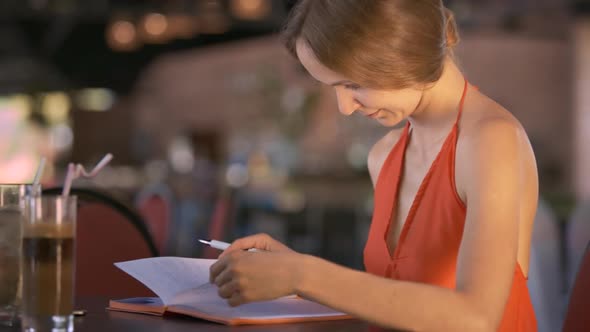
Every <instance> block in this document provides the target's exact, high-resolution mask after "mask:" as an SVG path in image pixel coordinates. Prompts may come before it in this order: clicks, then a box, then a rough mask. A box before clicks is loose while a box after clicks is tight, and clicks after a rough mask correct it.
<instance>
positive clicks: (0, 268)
mask: <svg viewBox="0 0 590 332" xmlns="http://www.w3.org/2000/svg"><path fill="white" fill-rule="evenodd" d="M40 194H41V186H40V185H36V186H34V185H32V184H0V325H3V326H14V325H15V324H17V323H18V317H19V306H20V302H21V277H20V276H21V274H20V270H21V265H20V260H21V227H22V221H23V214H22V213H23V204H24V198H25V196H27V195H34V196H39V195H40Z"/></svg>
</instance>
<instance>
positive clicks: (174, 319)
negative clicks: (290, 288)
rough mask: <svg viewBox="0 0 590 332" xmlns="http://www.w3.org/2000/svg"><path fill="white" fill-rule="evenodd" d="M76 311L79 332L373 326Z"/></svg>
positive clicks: (93, 307) (354, 329) (99, 306)
mask: <svg viewBox="0 0 590 332" xmlns="http://www.w3.org/2000/svg"><path fill="white" fill-rule="evenodd" d="M76 300H77V301H76V303H77V305H76V309H85V310H86V311H87V313H86V315H84V316H81V317H76V318H75V331H76V332H95V331H96V332H98V331H100V332H104V331H109V332H118V331H121V332H123V331H125V332H127V331H147V332H149V331H157V332H168V331H170V332H172V331H174V332H183V331H191V332H195V331H205V332H212V331H215V332H217V331H219V332H224V331H225V332H227V331H240V332H242V331H243V332H250V331H262V332H274V331H281V332H295V331H297V332H317V331H343V332H349V331H350V332H358V331H363V332H366V331H370V330H371V328H370V325H369V324H367V323H365V322H362V321H359V320H343V321H334V322H315V323H313V322H311V323H299V324H274V325H244V326H225V325H221V324H217V323H210V322H207V321H204V320H199V319H195V318H189V317H183V316H177V315H175V316H166V317H165V318H164V317H158V316H149V315H142V314H132V313H124V312H114V311H108V310H106V309H105V308H106V307H107V303H108V299H104V298H78V299H76ZM0 331H1V332H4V331H18V329H8V328H0Z"/></svg>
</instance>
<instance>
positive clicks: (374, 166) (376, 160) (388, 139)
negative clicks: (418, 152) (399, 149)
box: [367, 127, 403, 186]
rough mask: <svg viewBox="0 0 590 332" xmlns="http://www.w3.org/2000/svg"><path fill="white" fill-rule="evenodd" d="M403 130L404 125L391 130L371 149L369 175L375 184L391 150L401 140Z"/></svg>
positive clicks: (368, 161)
mask: <svg viewBox="0 0 590 332" xmlns="http://www.w3.org/2000/svg"><path fill="white" fill-rule="evenodd" d="M402 132H403V127H401V128H396V129H393V130H391V131H390V132H388V133H387V134H385V136H383V137H382V138H381V139H379V140H378V141H377V142H376V143H375V144H374V145H373V147H372V148H371V150H370V151H369V157H368V159H367V166H368V168H369V175H370V176H371V181H372V182H373V186H375V185H376V184H377V178H378V177H379V173H380V172H381V167H382V166H383V163H384V162H385V159H387V156H388V155H389V152H390V151H391V149H393V146H394V145H395V144H396V143H397V141H398V140H399V138H400V136H401V134H402Z"/></svg>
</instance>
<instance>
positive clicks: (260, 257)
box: [210, 237, 304, 306]
mask: <svg viewBox="0 0 590 332" xmlns="http://www.w3.org/2000/svg"><path fill="white" fill-rule="evenodd" d="M245 239H248V238H245ZM245 239H242V240H245ZM266 239H267V240H268V239H270V240H272V239H271V238H270V237H267V238H266ZM238 241H241V240H238ZM238 241H236V242H234V244H236V243H238ZM248 241H249V240H248ZM272 241H274V240H272ZM272 241H268V242H264V243H262V242H258V244H263V245H261V246H251V245H249V246H246V247H236V249H235V250H232V251H231V252H227V250H226V252H224V254H223V255H222V257H220V258H219V260H218V261H217V262H216V263H215V264H213V265H212V266H211V270H210V281H211V282H212V283H214V284H216V285H217V287H218V293H219V296H221V297H222V298H224V299H227V300H228V303H229V305H231V306H237V305H240V304H244V303H248V302H254V301H265V300H272V299H276V298H278V297H282V296H287V295H291V294H294V293H295V292H296V289H297V285H298V283H299V281H300V280H301V274H302V270H303V269H302V261H303V257H304V256H303V255H301V254H299V253H296V252H294V251H292V250H291V249H289V248H287V247H285V246H284V245H282V244H280V243H279V242H277V241H274V242H272ZM239 243H247V242H239ZM232 246H233V245H232ZM273 246H274V247H273ZM252 247H255V248H258V249H263V248H269V249H274V250H266V251H259V252H248V251H244V250H243V249H246V248H252ZM238 248H239V250H238Z"/></svg>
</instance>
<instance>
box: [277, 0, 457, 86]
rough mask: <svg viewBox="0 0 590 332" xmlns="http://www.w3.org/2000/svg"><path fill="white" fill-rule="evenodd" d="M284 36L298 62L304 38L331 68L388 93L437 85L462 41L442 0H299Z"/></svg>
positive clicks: (321, 60) (288, 47)
mask: <svg viewBox="0 0 590 332" xmlns="http://www.w3.org/2000/svg"><path fill="white" fill-rule="evenodd" d="M283 37H284V39H285V45H286V47H287V49H288V50H289V52H290V53H291V54H293V55H294V56H295V57H296V56H297V55H296V51H295V48H296V43H297V40H299V39H301V40H302V41H303V42H305V43H306V44H307V45H308V46H309V47H310V48H311V50H312V51H313V53H314V54H315V56H316V57H317V59H318V60H319V61H320V62H321V63H322V64H323V65H325V66H326V67H328V68H330V69H331V70H333V71H335V72H338V73H340V74H342V75H344V76H346V77H348V78H350V79H352V80H354V81H355V82H357V83H359V84H361V85H363V86H366V87H371V88H384V89H386V88H392V89H393V88H397V89H400V88H406V87H410V86H414V85H416V84H428V83H433V82H436V81H437V80H438V79H439V78H440V76H441V75H442V71H443V67H444V60H445V58H446V56H447V55H449V54H452V49H453V47H454V46H455V45H456V44H457V43H458V42H459V36H458V33H457V26H456V23H455V18H454V15H453V13H452V12H451V11H450V10H448V9H447V8H445V7H444V5H443V4H442V1H441V0H300V1H299V2H298V3H297V4H296V6H295V7H294V8H293V10H292V12H291V14H290V16H289V19H288V21H287V24H286V25H285V28H284V29H283Z"/></svg>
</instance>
